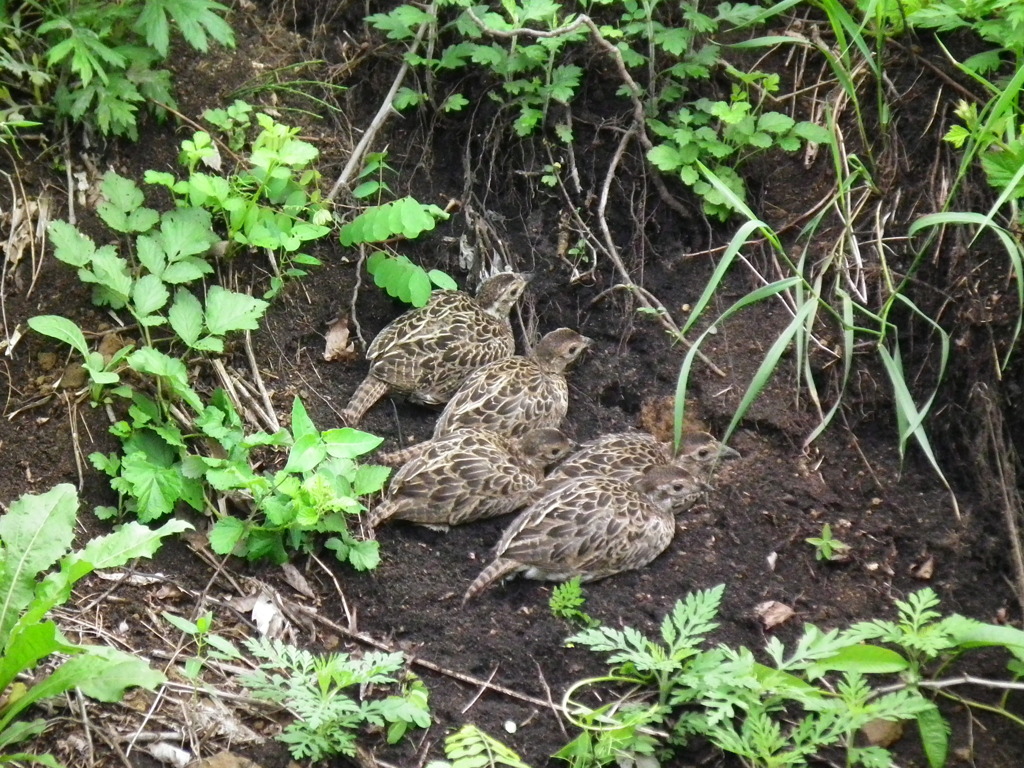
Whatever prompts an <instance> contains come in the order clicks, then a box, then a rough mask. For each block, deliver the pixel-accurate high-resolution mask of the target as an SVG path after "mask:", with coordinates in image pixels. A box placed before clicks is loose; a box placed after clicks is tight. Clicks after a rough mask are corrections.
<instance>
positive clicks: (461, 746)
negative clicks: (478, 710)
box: [426, 725, 530, 768]
mask: <svg viewBox="0 0 1024 768" xmlns="http://www.w3.org/2000/svg"><path fill="white" fill-rule="evenodd" d="M444 754H445V757H447V758H448V759H447V760H432V761H431V762H429V763H427V766H426V768H497V766H499V765H503V766H506V767H507V768H530V766H529V765H527V764H526V763H524V762H523V761H522V760H521V759H520V758H519V755H517V754H516V753H515V752H513V751H512V750H511V749H509V748H508V747H507V746H505V745H504V744H502V743H501V742H500V741H498V740H497V739H495V738H494V737H493V736H489V735H487V734H486V733H484V732H483V731H481V730H480V729H479V728H477V727H476V726H475V725H464V726H462V727H461V728H460V729H459V730H457V731H456V732H455V733H451V734H449V735H448V737H447V738H446V739H445V740H444Z"/></svg>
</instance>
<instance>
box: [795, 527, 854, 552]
mask: <svg viewBox="0 0 1024 768" xmlns="http://www.w3.org/2000/svg"><path fill="white" fill-rule="evenodd" d="M804 541H806V542H807V543H808V544H810V545H811V546H813V547H814V556H815V557H816V558H817V559H818V560H830V561H833V562H835V561H840V560H846V559H847V558H848V557H849V551H850V545H849V544H844V543H843V542H841V541H840V540H839V539H835V538H832V526H831V525H829V524H828V523H825V525H823V526H822V527H821V536H812V537H811V538H808V539H804Z"/></svg>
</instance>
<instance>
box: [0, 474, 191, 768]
mask: <svg viewBox="0 0 1024 768" xmlns="http://www.w3.org/2000/svg"><path fill="white" fill-rule="evenodd" d="M78 504H79V502H78V495H77V493H76V492H75V489H74V487H73V486H71V485H68V484H61V485H57V486H55V487H53V488H51V489H50V490H49V491H47V492H46V493H42V494H26V495H24V496H22V497H21V498H20V499H18V500H17V501H16V502H14V503H13V504H11V507H10V510H9V511H8V512H7V513H6V514H4V515H3V517H0V542H2V546H0V647H2V654H0V692H2V693H3V701H2V703H0V763H14V762H17V763H24V762H37V763H40V764H43V765H49V766H58V765H59V763H58V762H57V761H56V760H55V759H53V757H52V756H50V755H31V754H25V753H19V754H13V753H10V752H9V751H8V750H10V749H11V747H13V746H14V745H16V744H19V743H21V742H23V741H25V740H26V739H28V738H30V737H33V736H37V735H39V734H40V733H42V732H43V730H44V729H45V728H46V721H45V720H43V719H41V718H40V719H35V720H31V721H28V720H24V719H20V718H21V716H22V715H23V714H25V712H26V710H27V709H28V707H30V706H32V705H33V704H36V703H39V702H41V701H44V700H47V699H52V698H53V697H55V696H59V695H61V694H62V693H64V692H65V691H69V690H71V689H73V688H77V689H78V690H80V691H81V692H82V693H84V694H86V695H87V696H90V697H92V698H95V699H98V700H100V701H119V700H120V699H121V698H122V696H123V695H124V691H125V689H126V688H128V687H130V686H142V687H145V688H149V689H153V688H155V687H156V686H158V685H160V684H161V683H162V682H163V681H164V679H165V678H164V676H163V675H162V674H161V673H160V672H157V671H156V670H154V669H151V668H150V666H149V665H148V664H147V663H146V662H144V661H143V660H142V659H140V658H138V657H136V656H132V655H131V654H128V653H124V652H123V651H119V650H117V649H116V648H111V647H108V646H96V645H79V644H76V643H72V642H71V641H69V640H68V639H67V638H65V637H64V635H63V634H62V633H61V632H60V631H59V630H58V629H57V625H56V624H54V623H53V622H52V621H48V620H45V618H46V615H47V614H48V613H49V612H50V611H51V610H53V609H54V608H56V607H57V606H59V605H63V604H64V603H65V602H67V601H68V599H69V598H70V597H71V589H72V587H73V586H74V585H75V583H76V582H78V581H79V580H80V579H82V578H83V577H85V576H87V575H89V574H90V573H92V572H93V571H95V570H100V569H104V568H116V567H118V566H121V565H124V564H125V563H127V562H129V561H130V560H133V559H135V558H138V557H150V556H152V554H153V553H154V552H155V551H156V550H157V548H158V547H159V546H160V541H161V539H162V538H163V537H164V536H167V535H169V534H172V533H177V532H180V531H184V530H186V529H188V528H191V526H190V525H189V524H188V523H185V522H183V521H180V520H172V521H169V522H167V523H165V524H164V525H163V526H161V527H160V528H158V529H156V530H151V529H149V528H146V527H145V526H142V525H139V524H138V523H127V524H126V525H124V526H122V527H121V528H120V529H118V530H117V531H115V532H114V533H111V534H107V535H106V536H100V537H97V538H94V539H91V540H90V541H88V542H87V543H86V544H85V546H84V547H82V549H80V550H75V551H72V550H71V546H72V541H73V539H74V535H75V522H76V517H77V513H78ZM54 566H59V569H57V570H53V568H54ZM44 574H45V575H44ZM40 576H42V578H41V579H40V578H39V577H40ZM54 654H61V655H63V656H66V657H67V659H66V660H65V661H63V662H60V663H56V664H55V665H48V666H47V667H44V668H40V663H41V662H43V661H44V660H49V659H51V657H52V656H53V655H54ZM19 676H25V680H26V681H27V682H16V678H18V677H19ZM29 676H30V677H29Z"/></svg>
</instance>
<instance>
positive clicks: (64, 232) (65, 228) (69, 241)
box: [46, 221, 96, 267]
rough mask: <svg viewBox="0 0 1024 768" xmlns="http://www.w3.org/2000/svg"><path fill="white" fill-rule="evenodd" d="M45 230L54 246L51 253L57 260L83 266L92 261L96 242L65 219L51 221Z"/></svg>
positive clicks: (74, 265)
mask: <svg viewBox="0 0 1024 768" xmlns="http://www.w3.org/2000/svg"><path fill="white" fill-rule="evenodd" d="M46 231H47V233H49V235H50V242H52V243H53V246H54V251H53V255H54V256H56V257H57V259H58V260H60V261H63V262H64V263H65V264H70V265H71V266H73V267H84V266H85V265H87V264H88V263H89V262H90V261H92V255H93V254H94V253H95V252H96V243H94V242H93V240H92V238H90V237H88V236H86V235H83V234H82V233H81V232H79V231H78V230H77V229H75V227H73V226H71V225H70V224H68V223H67V222H66V221H52V222H50V226H49V227H47V228H46Z"/></svg>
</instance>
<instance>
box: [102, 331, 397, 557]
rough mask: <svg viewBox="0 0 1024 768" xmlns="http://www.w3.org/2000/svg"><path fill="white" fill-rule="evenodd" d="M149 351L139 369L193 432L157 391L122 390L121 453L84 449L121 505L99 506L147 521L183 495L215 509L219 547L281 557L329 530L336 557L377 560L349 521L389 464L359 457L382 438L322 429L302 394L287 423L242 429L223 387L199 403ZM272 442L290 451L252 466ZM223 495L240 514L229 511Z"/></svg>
mask: <svg viewBox="0 0 1024 768" xmlns="http://www.w3.org/2000/svg"><path fill="white" fill-rule="evenodd" d="M149 351H150V352H152V353H155V354H152V355H150V358H151V361H152V363H153V364H152V366H147V367H145V368H144V369H143V372H145V373H149V374H151V375H155V376H160V377H162V380H163V381H164V382H165V384H166V386H167V388H168V390H169V391H171V392H173V393H175V395H176V396H178V397H181V398H182V401H183V403H184V404H185V405H186V406H187V407H188V408H189V409H191V411H192V416H191V418H190V419H189V420H188V424H187V426H188V428H189V432H191V434H189V432H185V431H183V429H182V427H183V426H184V425H181V424H179V423H178V422H176V421H175V420H173V419H171V418H169V417H168V416H167V415H165V414H164V412H163V409H162V408H161V406H160V404H159V403H158V402H157V401H155V400H153V399H152V398H149V397H147V396H145V395H143V394H141V393H139V392H131V393H126V395H127V396H129V397H130V398H131V402H132V405H131V406H130V407H129V409H128V415H129V418H128V419H127V420H123V421H120V422H118V423H116V424H114V426H113V427H112V428H111V431H112V432H113V433H114V434H115V435H116V436H118V437H119V438H120V439H121V441H122V446H123V447H122V451H121V454H120V455H118V454H116V453H112V454H109V455H104V454H100V453H94V454H92V455H91V456H90V457H89V458H90V460H91V461H92V463H93V465H94V466H95V467H96V468H97V469H99V470H101V471H103V472H106V473H107V474H108V475H109V476H110V477H111V478H112V479H111V485H112V487H113V488H114V489H115V490H117V491H118V492H119V493H120V496H121V499H120V508H119V509H118V510H113V509H104V510H102V511H103V513H104V514H105V515H119V516H123V515H125V514H131V515H134V516H136V517H138V518H139V519H140V520H142V521H144V522H147V521H152V520H157V519H160V518H161V517H164V516H166V515H168V514H170V513H171V512H172V511H173V510H174V509H175V507H176V506H177V505H178V504H179V503H186V504H188V505H189V506H191V507H192V508H193V509H196V510H197V511H201V512H206V513H208V514H211V515H213V516H214V517H215V518H216V522H215V523H214V525H213V527H212V528H211V529H210V533H209V536H210V546H211V548H212V549H213V551H214V552H217V553H218V554H224V555H226V554H236V555H240V556H244V557H246V558H248V559H250V560H257V559H261V558H268V559H270V560H273V561H274V562H278V563H280V562H285V561H286V560H287V559H288V552H289V551H310V550H311V549H313V548H315V547H317V546H319V545H320V537H321V536H322V535H326V536H327V537H328V538H327V539H326V540H325V542H324V545H325V546H326V547H327V548H328V549H330V550H332V551H333V552H334V553H335V556H336V557H337V558H338V560H339V561H342V562H347V563H349V564H350V565H352V567H354V568H356V569H358V570H366V569H371V568H375V567H376V566H377V563H378V562H379V559H380V556H379V554H378V543H377V542H376V541H373V540H369V541H365V540H360V539H357V538H356V537H355V536H353V535H352V533H351V532H350V531H349V523H348V521H349V520H350V519H352V518H354V517H355V516H357V515H358V514H359V513H360V512H361V511H363V510H364V509H365V507H364V506H363V505H362V504H361V503H360V502H359V500H358V498H359V497H360V496H365V495H368V494H371V493H375V492H377V491H379V490H380V489H381V487H382V486H383V484H384V481H385V480H386V479H387V476H388V474H389V472H390V470H389V469H388V468H387V467H378V466H372V465H365V466H360V465H358V464H357V463H356V461H355V458H356V457H358V456H361V455H363V454H365V453H367V452H369V451H372V450H373V449H374V448H376V447H377V446H378V445H380V443H381V442H382V438H379V437H375V436H373V435H370V434H367V433H365V432H360V431H358V430H355V429H349V428H347V427H346V428H343V429H330V430H326V431H324V432H320V431H318V430H317V429H316V427H315V426H314V425H313V423H312V421H311V420H310V419H309V417H308V416H307V415H306V410H305V408H304V407H303V405H302V402H301V401H300V400H299V399H298V398H296V399H295V401H294V404H293V406H292V419H291V421H292V423H291V430H287V429H281V430H279V431H278V432H276V433H274V434H269V433H267V432H262V431H256V432H247V431H246V429H245V428H244V426H243V424H242V421H241V418H240V417H239V415H238V412H237V411H236V409H235V407H234V405H233V404H232V403H231V401H230V399H229V398H228V397H227V395H226V393H225V392H224V391H223V390H217V391H215V392H214V394H213V396H212V397H211V398H210V401H209V403H203V402H202V400H201V399H200V398H199V396H198V394H196V393H195V392H194V391H193V390H192V389H191V388H190V387H189V385H188V381H187V377H186V372H185V369H184V366H182V365H181V364H180V361H175V360H174V359H173V358H167V357H166V356H162V355H161V354H160V353H158V352H156V351H155V350H149ZM134 354H139V353H134ZM175 363H177V365H175ZM275 447H276V448H279V449H283V450H285V451H286V456H285V457H284V461H283V465H279V468H278V469H276V470H273V469H270V470H267V471H264V472H258V471H257V469H256V467H257V466H259V465H266V464H271V465H273V464H274V463H275V461H274V459H273V457H272V456H271V455H265V453H264V451H269V450H271V449H272V448H275ZM228 500H230V501H231V505H232V506H233V507H235V508H237V509H238V510H240V511H241V512H242V513H243V515H244V519H243V518H239V517H236V516H235V515H232V514H229V512H228V511H227V502H228Z"/></svg>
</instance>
